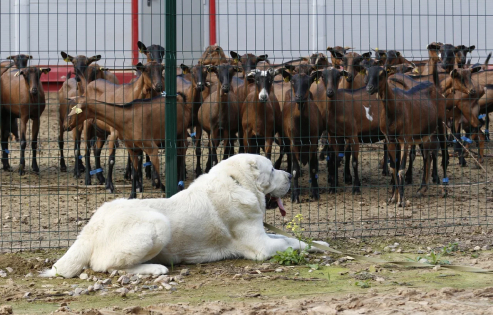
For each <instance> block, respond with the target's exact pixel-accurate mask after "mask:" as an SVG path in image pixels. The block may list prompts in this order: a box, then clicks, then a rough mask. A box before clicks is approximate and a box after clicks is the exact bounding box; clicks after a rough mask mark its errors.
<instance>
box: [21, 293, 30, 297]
mask: <svg viewBox="0 0 493 315" xmlns="http://www.w3.org/2000/svg"><path fill="white" fill-rule="evenodd" d="M30 296H31V292H26V293H24V295H23V297H24V298H28V297H30Z"/></svg>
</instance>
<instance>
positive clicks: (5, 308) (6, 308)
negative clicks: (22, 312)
mask: <svg viewBox="0 0 493 315" xmlns="http://www.w3.org/2000/svg"><path fill="white" fill-rule="evenodd" d="M0 314H2V315H8V314H12V305H2V306H0Z"/></svg>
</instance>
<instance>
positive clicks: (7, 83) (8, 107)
mask: <svg viewBox="0 0 493 315" xmlns="http://www.w3.org/2000/svg"><path fill="white" fill-rule="evenodd" d="M50 70H51V69H50V68H36V67H27V68H23V69H21V70H19V69H11V70H7V71H6V72H5V73H4V74H3V75H2V76H1V78H0V89H1V91H2V95H1V108H2V110H3V112H4V113H10V115H11V116H12V117H13V118H20V121H21V130H20V131H21V132H20V138H21V159H20V163H19V164H20V167H19V174H20V175H24V173H25V166H26V160H25V151H26V146H27V139H26V131H27V123H28V121H29V119H31V120H32V121H33V124H32V133H31V148H32V150H33V155H32V163H31V168H32V171H33V172H35V173H39V167H38V163H37V161H36V152H37V151H36V150H37V149H38V133H39V125H40V117H41V114H42V113H43V111H44V109H45V106H46V103H45V94H44V90H43V86H42V85H41V83H40V80H39V78H40V77H41V74H43V73H44V74H47V73H48V72H50ZM4 116H5V115H4ZM8 136H9V135H8V134H7V133H6V132H2V163H3V169H4V170H11V167H10V165H9V162H8Z"/></svg>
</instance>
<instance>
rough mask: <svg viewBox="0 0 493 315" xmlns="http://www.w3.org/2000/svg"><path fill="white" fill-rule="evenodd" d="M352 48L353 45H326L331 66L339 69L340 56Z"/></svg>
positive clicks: (340, 63)
mask: <svg viewBox="0 0 493 315" xmlns="http://www.w3.org/2000/svg"><path fill="white" fill-rule="evenodd" d="M350 49H353V47H348V46H346V47H341V46H335V47H330V46H329V47H327V51H328V52H330V56H331V60H332V67H334V68H336V69H339V68H340V67H342V57H344V55H345V54H346V53H347V51H348V50H350Z"/></svg>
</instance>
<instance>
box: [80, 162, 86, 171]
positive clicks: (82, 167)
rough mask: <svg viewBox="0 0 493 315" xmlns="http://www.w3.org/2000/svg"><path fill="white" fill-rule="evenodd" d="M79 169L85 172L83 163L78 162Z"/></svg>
mask: <svg viewBox="0 0 493 315" xmlns="http://www.w3.org/2000/svg"><path fill="white" fill-rule="evenodd" d="M79 171H80V172H85V171H86V167H85V166H84V165H82V162H81V163H79Z"/></svg>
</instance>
